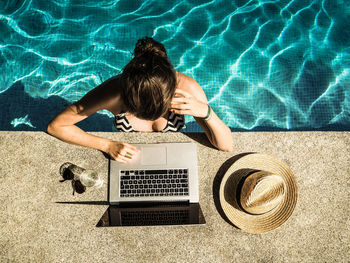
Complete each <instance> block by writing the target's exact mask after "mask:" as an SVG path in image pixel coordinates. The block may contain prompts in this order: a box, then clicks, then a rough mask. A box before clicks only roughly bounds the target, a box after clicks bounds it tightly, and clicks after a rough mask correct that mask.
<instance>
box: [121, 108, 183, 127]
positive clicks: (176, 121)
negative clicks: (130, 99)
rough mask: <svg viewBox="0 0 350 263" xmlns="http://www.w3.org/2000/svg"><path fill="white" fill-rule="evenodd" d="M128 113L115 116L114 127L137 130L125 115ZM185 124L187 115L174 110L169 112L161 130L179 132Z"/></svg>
mask: <svg viewBox="0 0 350 263" xmlns="http://www.w3.org/2000/svg"><path fill="white" fill-rule="evenodd" d="M125 114H126V113H119V114H118V115H116V116H115V119H114V127H115V128H116V129H117V130H118V131H123V132H136V131H135V130H134V128H133V127H132V126H131V125H130V123H129V121H128V119H127V117H126V116H125ZM184 126H185V117H184V115H179V114H176V113H174V112H171V111H170V112H169V118H168V122H167V125H166V126H165V128H164V129H163V130H161V132H169V131H170V132H177V131H179V130H181V129H182V128H183V127H184Z"/></svg>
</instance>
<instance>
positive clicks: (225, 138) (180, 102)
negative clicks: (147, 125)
mask: <svg viewBox="0 0 350 263" xmlns="http://www.w3.org/2000/svg"><path fill="white" fill-rule="evenodd" d="M179 75H180V81H179V88H178V89H177V90H176V93H175V98H174V99H173V101H172V109H173V111H174V112H175V113H178V114H188V115H192V116H193V117H194V118H195V120H196V121H197V123H198V124H199V125H200V126H201V128H202V129H203V131H204V132H205V134H206V135H207V137H208V139H209V141H210V142H211V144H212V145H214V146H215V147H216V148H218V149H219V150H222V151H227V152H229V151H232V148H233V139H232V133H231V130H230V129H229V128H228V127H227V126H226V125H225V123H223V121H222V120H221V119H220V118H219V117H218V116H217V115H216V113H215V112H214V111H213V109H210V111H211V112H210V116H209V118H207V119H204V117H205V116H207V113H208V100H207V98H206V96H205V93H204V91H203V89H202V88H201V87H200V86H199V84H198V83H197V82H196V81H195V80H194V79H192V78H190V77H188V76H186V75H184V74H181V73H179Z"/></svg>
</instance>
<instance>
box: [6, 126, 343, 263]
mask: <svg viewBox="0 0 350 263" xmlns="http://www.w3.org/2000/svg"><path fill="white" fill-rule="evenodd" d="M95 134H98V135H101V136H105V137H109V138H113V139H115V140H124V141H127V142H129V143H136V142H143V143H144V142H166V141H189V140H194V141H196V142H197V143H198V152H199V155H198V156H199V175H200V204H201V207H202V210H203V213H204V216H205V218H206V221H207V224H206V225H205V226H164V227H127V228H117V227H114V228H97V227H96V224H97V222H98V221H99V219H100V218H101V216H102V215H103V213H104V212H105V211H106V209H107V207H108V205H107V204H106V201H107V184H106V183H105V184H104V185H103V187H102V188H100V189H95V190H88V191H87V192H85V193H83V194H81V195H79V194H75V195H74V196H73V195H72V187H71V184H70V182H69V181H66V182H62V183H61V182H59V180H60V179H61V178H60V174H59V167H60V166H61V164H63V163H64V162H66V161H70V162H73V163H75V164H77V165H80V166H82V167H85V168H92V169H95V170H97V171H98V172H99V174H100V175H101V177H102V178H103V179H104V180H105V182H106V180H107V169H108V167H107V163H108V161H107V159H106V158H105V157H104V155H103V154H102V153H101V152H99V151H96V150H92V149H88V148H83V147H78V146H73V145H68V144H66V143H63V142H61V141H59V140H57V139H55V138H53V137H50V136H48V135H47V134H45V133H41V132H0V210H1V213H0V262H348V259H349V244H350V242H349V233H350V231H349V180H350V154H349V153H350V133H346V132H289V133H284V132H275V133H268V132H267V133H265V132H264V133H262V132H261V133H233V134H232V136H233V137H234V142H235V145H234V151H233V152H232V153H225V152H219V151H217V150H215V149H213V148H210V147H208V145H207V142H206V139H205V137H204V135H203V134H187V135H186V134H180V133H173V134H155V133H151V134H135V133H134V134H123V133H95ZM245 152H260V153H267V154H272V155H275V156H277V157H279V158H280V159H282V160H284V161H285V162H286V163H287V164H288V165H289V166H290V168H291V169H292V171H293V172H294V174H295V176H296V179H297V183H298V187H299V199H298V203H297V206H296V209H295V211H294V213H293V215H292V216H291V217H290V218H289V220H288V221H287V222H286V223H285V224H283V225H282V226H281V227H280V228H278V229H276V230H274V231H272V232H269V233H265V234H261V235H253V234H247V233H244V232H242V231H241V230H239V229H236V228H234V227H232V226H231V225H230V224H228V223H227V222H226V221H225V220H224V219H223V218H222V217H221V215H220V214H219V212H218V210H217V207H216V205H215V201H214V200H215V199H214V198H213V189H214V190H215V187H214V188H213V184H215V180H216V179H217V178H218V176H220V170H222V167H221V166H222V165H223V163H224V162H225V161H226V160H228V159H229V158H230V157H232V156H235V155H237V154H240V153H245ZM220 168H221V169H220ZM214 192H215V191H214Z"/></svg>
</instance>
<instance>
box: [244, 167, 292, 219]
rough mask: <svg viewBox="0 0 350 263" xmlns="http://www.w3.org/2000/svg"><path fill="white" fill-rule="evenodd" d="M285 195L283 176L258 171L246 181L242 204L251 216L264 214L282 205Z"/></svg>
mask: <svg viewBox="0 0 350 263" xmlns="http://www.w3.org/2000/svg"><path fill="white" fill-rule="evenodd" d="M284 193H285V183H284V180H283V178H282V177H281V176H279V175H276V174H272V173H269V172H265V171H257V172H254V173H252V174H250V175H248V176H247V178H246V179H245V180H244V183H243V186H242V189H241V195H240V204H241V207H242V208H243V209H244V210H245V211H246V212H248V213H250V214H264V213H267V212H269V211H271V210H272V209H274V208H275V207H277V206H278V205H279V204H280V203H281V201H282V199H283V196H284Z"/></svg>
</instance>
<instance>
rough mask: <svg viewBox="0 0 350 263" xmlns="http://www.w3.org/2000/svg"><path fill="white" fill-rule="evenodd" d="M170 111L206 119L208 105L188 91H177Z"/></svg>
mask: <svg viewBox="0 0 350 263" xmlns="http://www.w3.org/2000/svg"><path fill="white" fill-rule="evenodd" d="M170 110H171V111H172V112H174V113H177V114H181V115H184V114H187V115H192V116H193V117H199V118H204V117H205V116H206V115H207V113H208V104H207V103H204V102H202V101H199V100H198V99H196V98H195V97H193V96H192V95H191V94H189V93H188V92H186V91H183V90H180V89H177V90H176V91H175V97H174V98H173V99H172V101H171V104H170Z"/></svg>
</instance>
